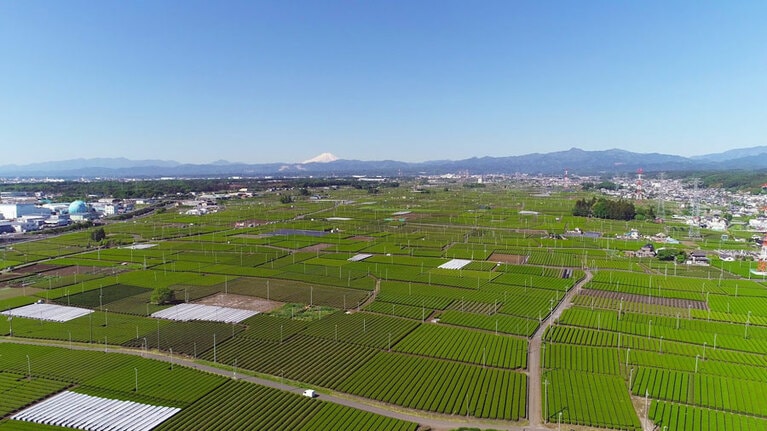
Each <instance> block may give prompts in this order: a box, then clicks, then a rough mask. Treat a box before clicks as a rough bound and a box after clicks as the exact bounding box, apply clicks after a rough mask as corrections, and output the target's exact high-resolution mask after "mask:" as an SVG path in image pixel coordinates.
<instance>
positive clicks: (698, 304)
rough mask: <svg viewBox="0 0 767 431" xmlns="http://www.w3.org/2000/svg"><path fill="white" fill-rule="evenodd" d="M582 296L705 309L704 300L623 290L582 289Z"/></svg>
mask: <svg viewBox="0 0 767 431" xmlns="http://www.w3.org/2000/svg"><path fill="white" fill-rule="evenodd" d="M581 294H582V295H584V296H593V297H595V298H605V299H611V300H613V301H615V300H617V301H620V300H625V301H626V302H634V303H638V304H648V305H659V306H661V307H669V308H679V309H687V308H692V309H695V310H706V309H707V308H708V307H707V306H706V302H705V301H694V300H689V299H677V298H663V297H652V296H647V295H635V294H632V293H623V292H610V291H606V290H593V289H584V290H583V292H582V293H581Z"/></svg>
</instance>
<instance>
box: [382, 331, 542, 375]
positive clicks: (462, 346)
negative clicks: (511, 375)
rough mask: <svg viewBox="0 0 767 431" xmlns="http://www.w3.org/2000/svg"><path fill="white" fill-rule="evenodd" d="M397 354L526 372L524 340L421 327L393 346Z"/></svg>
mask: <svg viewBox="0 0 767 431" xmlns="http://www.w3.org/2000/svg"><path fill="white" fill-rule="evenodd" d="M394 350H395V351H397V352H403V353H411V354H415V355H421V356H429V357H433V358H441V359H451V360H455V361H460V362H466V363H470V364H476V365H482V366H491V367H499V368H508V369H516V368H527V340H523V339H520V338H514V337H508V336H503V335H494V334H490V333H486V332H480V331H472V330H468V329H462V328H453V327H448V326H443V325H433V324H424V325H421V326H419V327H418V329H416V330H415V331H413V332H411V333H410V334H409V335H408V336H407V337H405V338H404V339H403V340H402V341H400V342H399V343H397V344H396V346H395V347H394Z"/></svg>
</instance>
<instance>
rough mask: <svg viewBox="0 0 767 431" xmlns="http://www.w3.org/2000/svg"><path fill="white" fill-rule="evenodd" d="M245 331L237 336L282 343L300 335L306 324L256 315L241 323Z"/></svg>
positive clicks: (304, 322)
mask: <svg viewBox="0 0 767 431" xmlns="http://www.w3.org/2000/svg"><path fill="white" fill-rule="evenodd" d="M242 323H243V324H244V325H246V326H247V329H246V330H245V331H243V332H241V333H240V334H239V336H240V337H242V338H253V339H257V340H264V341H279V342H283V341H286V340H288V339H290V337H292V336H294V335H296V334H298V333H300V332H301V331H303V330H304V329H305V328H306V325H307V324H308V323H307V322H306V321H304V320H293V319H285V318H282V317H275V316H269V315H266V314H258V315H255V316H253V317H251V318H249V319H246V320H244V321H243V322H242Z"/></svg>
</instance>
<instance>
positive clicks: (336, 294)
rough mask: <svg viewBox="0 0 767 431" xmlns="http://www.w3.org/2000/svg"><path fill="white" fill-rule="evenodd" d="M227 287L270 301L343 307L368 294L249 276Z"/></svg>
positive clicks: (230, 289)
mask: <svg viewBox="0 0 767 431" xmlns="http://www.w3.org/2000/svg"><path fill="white" fill-rule="evenodd" d="M226 290H227V292H229V293H236V294H239V295H248V296H256V297H259V298H264V299H267V300H269V301H279V302H284V303H298V304H307V305H323V306H328V307H333V308H337V309H344V310H348V309H351V308H357V307H358V306H359V305H360V304H362V303H363V302H365V300H367V299H368V298H369V297H370V295H371V292H369V291H364V290H360V289H349V288H346V287H333V286H322V285H314V284H309V283H305V282H300V281H289V280H275V279H264V278H248V277H243V278H239V279H237V280H233V281H232V280H230V281H229V282H228V287H226ZM221 291H223V290H221Z"/></svg>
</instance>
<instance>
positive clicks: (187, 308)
mask: <svg viewBox="0 0 767 431" xmlns="http://www.w3.org/2000/svg"><path fill="white" fill-rule="evenodd" d="M256 314H258V311H254V310H243V309H240V308H229V307H218V306H215V305H203V304H178V305H175V306H173V307H170V308H166V309H164V310H160V311H157V312H155V313H152V317H157V318H160V319H169V320H179V321H182V322H188V321H190V320H207V321H212V322H226V323H238V322H242V321H243V320H245V319H247V318H248V317H251V316H255V315H256Z"/></svg>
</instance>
